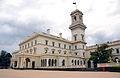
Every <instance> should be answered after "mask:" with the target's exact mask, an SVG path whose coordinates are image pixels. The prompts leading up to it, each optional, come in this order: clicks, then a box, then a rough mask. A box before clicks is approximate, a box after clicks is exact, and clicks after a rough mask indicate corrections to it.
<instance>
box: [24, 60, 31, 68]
mask: <svg viewBox="0 0 120 78" xmlns="http://www.w3.org/2000/svg"><path fill="white" fill-rule="evenodd" d="M25 60H26V68H29V63H30V59H29V58H26V59H25Z"/></svg>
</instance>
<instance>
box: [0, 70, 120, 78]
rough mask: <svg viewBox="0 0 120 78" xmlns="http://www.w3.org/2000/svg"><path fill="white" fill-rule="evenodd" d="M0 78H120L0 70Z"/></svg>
mask: <svg viewBox="0 0 120 78" xmlns="http://www.w3.org/2000/svg"><path fill="white" fill-rule="evenodd" d="M0 78H120V73H117V72H78V71H77V72H76V71H42V70H12V69H0Z"/></svg>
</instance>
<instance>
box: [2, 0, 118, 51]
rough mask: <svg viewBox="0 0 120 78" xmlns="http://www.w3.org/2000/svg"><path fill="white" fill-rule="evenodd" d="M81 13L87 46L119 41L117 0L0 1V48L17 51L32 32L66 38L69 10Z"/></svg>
mask: <svg viewBox="0 0 120 78" xmlns="http://www.w3.org/2000/svg"><path fill="white" fill-rule="evenodd" d="M73 2H76V3H77V8H78V9H79V10H80V11H82V12H83V14H84V16H83V21H84V24H85V25H86V26H87V29H86V41H87V45H94V44H99V43H104V42H107V41H114V40H119V39H120V36H119V33H120V0H0V50H6V51H8V52H12V51H14V50H18V49H19V47H18V44H19V43H20V42H21V41H23V40H25V39H27V36H28V35H33V32H46V30H47V29H48V28H50V29H51V34H53V35H56V36H58V35H59V33H60V32H61V33H63V37H64V38H66V39H68V40H70V39H71V31H70V30H69V29H68V27H69V25H70V24H71V17H70V13H71V12H72V11H73V10H75V6H74V5H73V4H72V3H73Z"/></svg>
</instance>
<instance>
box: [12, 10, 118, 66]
mask: <svg viewBox="0 0 120 78" xmlns="http://www.w3.org/2000/svg"><path fill="white" fill-rule="evenodd" d="M70 15H71V20H72V23H71V25H70V26H69V29H70V30H71V33H72V38H71V39H72V40H71V41H69V40H66V39H64V38H62V33H60V34H59V37H58V36H54V35H51V34H50V29H48V30H47V33H36V32H34V35H33V36H28V39H27V40H25V41H23V42H21V43H20V44H19V47H20V50H18V51H15V52H13V53H12V59H11V66H12V67H13V68H86V67H88V60H89V58H90V53H91V52H94V51H95V50H96V49H97V47H98V46H101V45H102V44H99V45H93V46H89V47H86V41H85V29H86V26H85V25H84V24H83V13H82V12H81V11H79V10H78V9H76V10H75V11H73V12H71V14H70ZM106 44H108V45H109V46H110V48H113V49H114V50H113V52H112V58H111V60H110V62H117V63H118V62H120V40H118V41H113V42H107V43H106ZM91 66H93V64H92V61H91Z"/></svg>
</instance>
